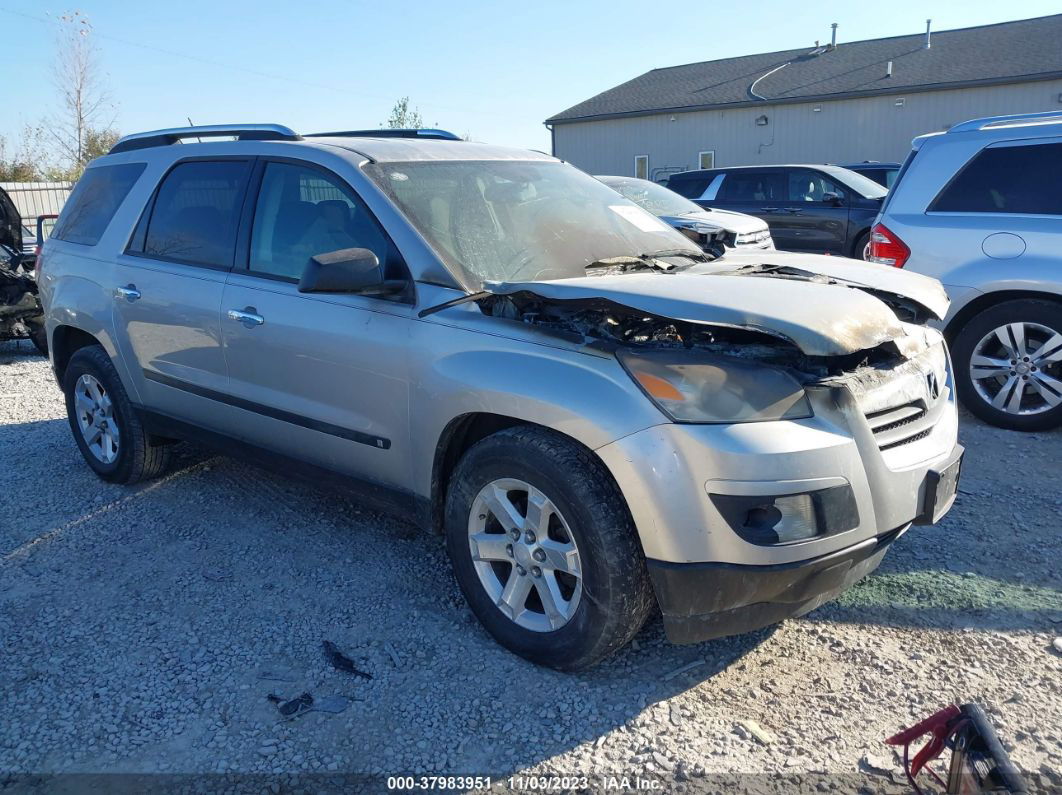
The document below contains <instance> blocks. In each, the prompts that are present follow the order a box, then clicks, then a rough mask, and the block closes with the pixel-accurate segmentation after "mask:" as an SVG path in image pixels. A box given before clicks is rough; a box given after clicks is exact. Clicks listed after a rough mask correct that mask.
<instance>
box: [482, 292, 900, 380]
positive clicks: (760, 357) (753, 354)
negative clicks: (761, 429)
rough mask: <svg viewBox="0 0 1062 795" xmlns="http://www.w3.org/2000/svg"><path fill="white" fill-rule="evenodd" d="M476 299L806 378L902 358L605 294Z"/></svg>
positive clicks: (596, 335) (598, 333)
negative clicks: (801, 344)
mask: <svg viewBox="0 0 1062 795" xmlns="http://www.w3.org/2000/svg"><path fill="white" fill-rule="evenodd" d="M477 303H478V304H479V305H480V307H481V308H482V310H483V311H484V313H485V314H488V315H490V316H492V317H498V318H505V319H507V320H514V321H519V322H522V323H527V324H530V325H533V326H535V327H537V328H539V329H542V330H544V331H547V332H550V333H554V334H558V335H560V336H562V337H564V338H566V339H569V340H571V341H576V342H578V341H583V342H585V343H586V344H587V345H591V346H605V347H608V346H610V345H622V346H640V347H641V346H644V347H654V348H687V349H690V348H696V349H697V350H700V351H704V352H705V353H706V354H709V355H713V356H721V357H727V358H735V359H741V360H744V361H755V362H760V363H762V364H766V365H771V366H774V367H784V368H787V369H790V370H792V371H794V373H795V374H798V375H799V376H800V377H801V380H804V381H811V380H818V379H823V378H829V377H837V376H842V375H845V374H850V373H852V372H853V371H858V370H860V369H862V368H872V369H882V368H884V369H888V368H890V367H891V366H896V365H899V364H901V363H902V362H904V361H905V360H906V357H905V356H904V355H902V354H901V352H900V351H899V350H898V349H897V347H896V346H895V345H893V344H890V343H885V344H883V345H880V346H878V347H875V348H872V349H870V350H865V351H857V352H855V353H851V354H846V355H840V356H809V355H807V354H805V353H803V352H802V351H801V350H800V349H799V348H798V347H797V346H796V345H795V344H794V343H793V342H792V341H790V340H787V339H785V338H784V337H782V336H780V335H774V334H771V333H768V332H766V331H759V330H754V329H748V328H740V327H730V326H723V325H714V324H705V323H693V322H686V321H681V320H674V319H669V318H663V317H658V316H655V315H648V314H646V313H644V312H638V311H636V310H633V309H631V308H629V307H626V306H623V305H620V304H616V303H614V302H612V301H608V300H606V299H586V300H571V301H565V302H563V303H558V302H553V301H549V300H546V299H543V298H541V297H539V296H537V295H535V294H534V293H532V292H529V291H522V292H516V293H512V294H509V295H494V294H489V295H484V296H483V297H482V298H480V299H479V300H478V301H477Z"/></svg>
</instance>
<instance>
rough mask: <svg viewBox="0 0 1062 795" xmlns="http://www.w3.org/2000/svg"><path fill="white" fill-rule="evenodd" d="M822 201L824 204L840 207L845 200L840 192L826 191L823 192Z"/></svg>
mask: <svg viewBox="0 0 1062 795" xmlns="http://www.w3.org/2000/svg"><path fill="white" fill-rule="evenodd" d="M822 202H823V204H829V205H832V206H833V207H840V206H841V204H842V203H843V200H842V198H841V194H839V193H824V194H822Z"/></svg>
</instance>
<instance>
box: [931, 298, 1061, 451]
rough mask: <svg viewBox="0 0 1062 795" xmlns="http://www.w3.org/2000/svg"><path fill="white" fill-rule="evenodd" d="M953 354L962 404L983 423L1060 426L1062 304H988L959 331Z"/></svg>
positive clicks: (1029, 301) (1039, 427) (1030, 427)
mask: <svg viewBox="0 0 1062 795" xmlns="http://www.w3.org/2000/svg"><path fill="white" fill-rule="evenodd" d="M1052 340H1056V341H1055V342H1052ZM975 357H976V358H975ZM952 358H953V361H954V365H955V381H956V385H957V386H958V390H959V397H960V398H961V399H962V402H963V405H964V406H966V408H967V409H969V410H970V412H971V413H973V414H975V415H977V416H978V417H980V418H981V419H982V420H984V421H985V422H987V423H991V424H992V425H998V426H999V427H1001V428H1007V429H1009V430H1014V431H1043V430H1047V429H1049V428H1054V427H1057V426H1058V425H1060V424H1062V304H1057V303H1054V302H1052V301H1037V300H1034V299H1021V300H1015V301H1005V302H1003V303H1001V304H996V305H995V306H992V307H989V308H988V309H985V310H984V311H982V312H980V313H978V314H977V315H975V316H974V317H973V318H971V319H970V320H968V321H967V322H966V324H965V325H964V326H963V327H962V328H961V329H959V332H958V333H957V334H956V335H955V338H954V342H953V344H952ZM1019 390H1020V392H1019ZM1016 392H1017V393H1018V394H1017V396H1015V393H1016ZM1052 402H1054V405H1053V406H1052ZM993 403H995V405H993Z"/></svg>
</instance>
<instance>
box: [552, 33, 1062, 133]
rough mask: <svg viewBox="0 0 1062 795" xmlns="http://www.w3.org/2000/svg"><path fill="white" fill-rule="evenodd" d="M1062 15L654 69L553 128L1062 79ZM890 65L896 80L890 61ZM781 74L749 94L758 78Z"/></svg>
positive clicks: (563, 116) (560, 118)
mask: <svg viewBox="0 0 1062 795" xmlns="http://www.w3.org/2000/svg"><path fill="white" fill-rule="evenodd" d="M1060 42H1062V14H1056V15H1054V16H1049V17H1037V18H1036V19H1023V20H1019V21H1017V22H1003V23H1000V24H996V25H982V26H980V27H976V28H962V29H961V30H942V31H939V32H934V33H933V37H932V47H931V48H930V49H928V50H927V49H926V48H925V33H924V32H922V33H918V34H914V35H911V36H894V37H892V38H888V39H871V40H869V41H855V42H842V43H840V44H838V45H837V47H836V48H834V49H832V50H831V49H827V50H826V51H825V52H821V53H820V54H818V55H813V54H812V52H813V50H815V48H814V47H800V48H797V49H794V50H784V51H782V52H770V53H763V54H762V55H745V56H741V57H739V58H724V59H722V60H719V61H703V62H701V63H692V64H686V65H684V66H672V67H668V68H664V69H653V70H652V71H650V72H646V73H645V74H643V75H641V76H640V77H636V78H634V79H633V80H628V81H627V82H626V83H623V84H621V85H618V86H616V87H615V88H610V89H609V90H608V91H605V92H603V93H601V94H598V95H597V96H596V97H591V98H590V99H588V100H586V101H585V102H580V103H579V104H578V105H575V106H573V107H571V108H568V109H567V110H566V111H563V112H561V113H558V114H557V115H555V116H553V117H552V118H550V119H547V122H546V123H547V124H550V123H553V122H565V121H575V120H580V119H587V118H597V117H610V116H621V115H644V114H648V113H660V112H668V111H684V110H699V109H703V108H711V107H718V106H733V105H754V104H760V105H763V104H770V103H775V102H794V101H808V100H815V99H823V100H825V99H840V98H844V97H850V96H863V95H867V94H874V93H878V92H882V91H888V92H890V93H892V92H897V91H905V92H906V91H919V90H922V91H926V90H932V89H941V88H954V87H956V86H962V85H976V84H991V83H1011V82H1019V81H1021V80H1027V79H1036V78H1048V77H1058V76H1062V44H1060ZM889 61H892V62H893V71H892V77H886V76H885V71H886V64H887V63H888V62H889ZM786 63H788V65H787V66H785V68H783V69H779V70H778V71H777V72H775V73H774V74H772V75H770V76H768V77H765V78H764V79H762V80H760V81H759V83H757V84H756V94H759V95H760V96H762V97H765V98H766V100H761V99H757V98H756V97H755V96H753V94H752V93H750V88H751V86H752V84H753V82H754V81H756V80H757V78H760V77H762V76H763V75H765V74H767V72H769V71H771V70H772V69H775V68H777V67H779V66H782V65H783V64H786Z"/></svg>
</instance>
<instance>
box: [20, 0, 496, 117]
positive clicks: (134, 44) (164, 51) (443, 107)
mask: <svg viewBox="0 0 1062 795" xmlns="http://www.w3.org/2000/svg"><path fill="white" fill-rule="evenodd" d="M0 11H2V12H4V13H5V14H11V15H12V16H16V17H23V18H24V19H30V20H33V21H34V22H40V23H42V24H45V25H52V26H55V25H58V23H57V22H56V21H55V20H53V19H48V18H47V17H39V16H37V15H35V14H27V13H26V12H24V11H16V10H14V9H11V8H3V7H0ZM92 35H93V36H98V37H99V38H101V39H107V40H108V41H113V42H117V43H118V44H124V45H126V46H127V47H138V48H140V49H142V50H149V51H152V52H158V53H162V54H164V55H169V56H172V57H174V58H183V59H185V60H186V61H195V62H197V63H201V64H205V65H207V66H213V67H215V68H218V69H229V70H232V71H236V72H244V73H245V74H250V75H255V76H256V77H261V78H265V79H267V80H282V81H285V82H288V83H293V84H295V85H300V86H306V87H308V88H317V89H323V90H325V91H334V92H336V93H338V94H346V95H348V96H354V97H364V98H365V99H376V100H382V101H384V102H393V101H394V97H385V96H382V95H380V94H369V93H366V92H364V91H351V90H349V89H346V88H340V87H338V86H331V85H327V84H325V83H313V82H310V81H308V80H302V79H300V78H297V77H289V76H287V75H281V74H274V73H272V72H263V71H261V70H258V69H251V68H249V67H246V66H237V65H235V64H227V63H222V62H221V61H215V60H212V59H210V58H202V57H200V56H198V55H191V54H189V53H184V52H179V51H177V50H169V49H166V48H165V47H156V46H154V45H151V44H144V43H143V42H139V41H130V40H129V39H123V38H121V37H119V36H112V35H110V34H107V33H100V32H98V31H97V30H95V28H93V31H92ZM418 106H419V104H418ZM423 107H426V108H435V109H436V110H447V111H451V112H455V113H474V114H478V115H487V116H507V115H508V114H505V113H498V112H496V111H486V110H472V109H470V108H455V107H451V106H447V105H437V104H434V103H430V102H428V103H424V104H423Z"/></svg>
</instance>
